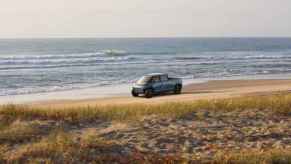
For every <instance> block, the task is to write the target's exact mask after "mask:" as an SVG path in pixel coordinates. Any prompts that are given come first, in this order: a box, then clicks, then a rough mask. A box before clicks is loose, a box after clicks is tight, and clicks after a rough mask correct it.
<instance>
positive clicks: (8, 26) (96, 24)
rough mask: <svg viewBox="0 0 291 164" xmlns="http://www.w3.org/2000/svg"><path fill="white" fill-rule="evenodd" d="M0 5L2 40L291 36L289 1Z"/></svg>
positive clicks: (84, 0)
mask: <svg viewBox="0 0 291 164" xmlns="http://www.w3.org/2000/svg"><path fill="white" fill-rule="evenodd" d="M0 4H1V5H0V38H45V37H290V36H291V21H290V20H291V0H0Z"/></svg>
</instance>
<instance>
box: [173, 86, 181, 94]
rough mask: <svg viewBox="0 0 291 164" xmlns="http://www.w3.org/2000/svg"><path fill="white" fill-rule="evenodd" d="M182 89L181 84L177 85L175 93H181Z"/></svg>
mask: <svg viewBox="0 0 291 164" xmlns="http://www.w3.org/2000/svg"><path fill="white" fill-rule="evenodd" d="M181 90H182V86H181V85H176V86H175V89H174V93H175V94H180V93H181Z"/></svg>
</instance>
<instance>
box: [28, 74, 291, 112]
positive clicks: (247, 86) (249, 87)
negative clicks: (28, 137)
mask: <svg viewBox="0 0 291 164" xmlns="http://www.w3.org/2000/svg"><path fill="white" fill-rule="evenodd" d="M289 91H291V80H288V79H284V80H283V79H282V80H280V79H264V80H215V81H208V82H205V83H198V84H197V83H196V84H188V85H186V86H184V88H183V92H182V94H180V95H172V94H166V95H161V96H155V97H153V98H151V99H146V98H144V97H138V98H134V97H131V96H129V95H120V96H115V97H105V98H89V99H80V100H77V99H73V100H62V99H59V100H47V101H36V102H33V103H26V104H29V105H33V106H37V107H46V108H47V107H49V108H72V107H82V106H96V105H119V104H131V103H143V104H154V103H165V102H181V101H193V100H200V99H220V98H231V97H238V96H244V95H268V94H274V93H278V92H279V93H280V92H289Z"/></svg>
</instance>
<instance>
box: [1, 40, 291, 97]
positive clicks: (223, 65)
mask: <svg viewBox="0 0 291 164" xmlns="http://www.w3.org/2000/svg"><path fill="white" fill-rule="evenodd" d="M153 72H161V73H168V74H169V75H170V76H174V77H181V78H183V79H185V80H191V79H202V80H203V79H220V78H226V77H227V78H232V77H233V78H238V77H239V78H244V77H246V76H259V75H260V76H264V75H266V76H270V77H271V76H272V75H278V74H280V75H284V74H290V73H291V38H122V39H121V38H106V39H101V38H99V39H94V38H88V39H85V38H82V39H78V38H73V39H0V96H7V95H26V94H32V93H46V92H56V91H67V90H74V89H84V88H93V87H104V86H106V87H110V86H115V87H116V86H118V85H123V84H129V83H132V82H134V81H135V80H136V79H138V78H139V77H141V76H142V75H145V74H148V73H153Z"/></svg>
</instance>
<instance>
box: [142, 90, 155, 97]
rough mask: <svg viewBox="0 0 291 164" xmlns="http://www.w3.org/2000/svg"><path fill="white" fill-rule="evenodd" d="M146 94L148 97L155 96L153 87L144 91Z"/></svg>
mask: <svg viewBox="0 0 291 164" xmlns="http://www.w3.org/2000/svg"><path fill="white" fill-rule="evenodd" d="M144 95H145V97H146V98H152V97H153V91H152V90H151V89H147V90H145V92H144Z"/></svg>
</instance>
